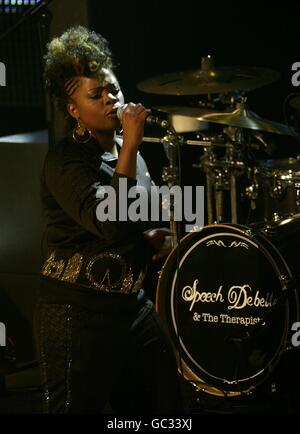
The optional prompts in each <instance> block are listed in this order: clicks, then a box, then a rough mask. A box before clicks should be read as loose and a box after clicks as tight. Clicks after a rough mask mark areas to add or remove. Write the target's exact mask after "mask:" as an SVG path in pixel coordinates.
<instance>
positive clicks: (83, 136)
mask: <svg viewBox="0 0 300 434" xmlns="http://www.w3.org/2000/svg"><path fill="white" fill-rule="evenodd" d="M72 137H73V139H74V141H75V142H77V143H87V142H88V141H89V140H90V138H91V137H92V132H91V130H88V129H87V128H86V129H85V130H84V131H82V127H81V125H80V122H79V119H77V125H76V127H75V128H74V129H73V132H72Z"/></svg>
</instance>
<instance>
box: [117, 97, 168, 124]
mask: <svg viewBox="0 0 300 434" xmlns="http://www.w3.org/2000/svg"><path fill="white" fill-rule="evenodd" d="M128 105H133V103H130V104H123V105H121V106H120V107H119V108H118V110H117V116H118V119H119V120H120V121H121V122H122V116H123V113H124V111H125V109H126V107H127V106H128ZM137 105H138V104H137ZM146 111H147V112H148V115H147V117H146V119H145V123H146V124H147V125H152V126H157V127H160V128H168V127H169V123H168V122H167V121H165V120H161V119H159V118H157V117H155V116H152V115H151V114H150V110H148V109H146Z"/></svg>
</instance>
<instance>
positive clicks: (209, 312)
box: [157, 224, 291, 396]
mask: <svg viewBox="0 0 300 434" xmlns="http://www.w3.org/2000/svg"><path fill="white" fill-rule="evenodd" d="M177 264H178V267H177ZM177 268H178V269H179V273H178V272H177ZM290 277H291V275H290V271H289V269H288V267H287V265H286V263H285V261H284V259H283V258H282V256H281V255H280V253H279V252H278V250H277V249H276V248H275V247H274V246H273V244H271V243H270V242H269V241H267V239H265V238H264V237H263V236H262V235H261V234H259V233H255V232H254V231H251V230H250V229H249V228H245V227H242V226H233V225H222V224H218V225H210V226H206V227H204V228H203V229H202V230H201V231H199V232H194V233H190V234H188V235H187V236H186V237H184V238H183V239H182V240H181V242H180V246H179V248H178V247H177V248H175V249H174V250H173V251H172V253H171V254H170V256H169V257H168V259H167V261H166V263H165V265H164V267H163V269H162V272H161V276H160V279H159V284H158V290H157V310H158V312H159V314H160V315H161V317H162V318H163V320H164V321H165V322H166V324H167V328H168V331H169V333H170V337H171V340H172V341H173V343H174V346H175V348H176V350H177V355H178V366H179V369H180V371H181V373H182V374H183V375H184V376H185V378H187V379H188V380H190V381H191V382H193V383H194V384H195V385H196V386H197V387H198V388H201V389H202V390H204V391H206V392H207V393H210V394H215V395H221V396H234V395H239V394H241V393H244V392H248V391H249V390H251V389H253V388H255V387H256V386H257V385H258V384H259V383H261V382H262V381H263V380H264V379H265V378H266V377H267V376H268V375H269V374H270V372H271V371H272V369H273V367H274V366H275V365H276V363H277V361H278V360H279V358H280V355H281V353H282V351H283V349H284V346H285V341H286V338H287V333H288V328H289V325H288V324H289V307H288V302H287V301H286V299H285V298H284V296H283V294H284V291H285V289H286V286H285V285H286V283H287V282H288V281H289V280H290ZM282 299H284V300H283V301H282ZM277 300H279V302H278V303H275V302H276V301H277Z"/></svg>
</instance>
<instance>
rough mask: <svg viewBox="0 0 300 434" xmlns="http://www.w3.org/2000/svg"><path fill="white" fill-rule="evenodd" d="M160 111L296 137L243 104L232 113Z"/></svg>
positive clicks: (186, 109)
mask: <svg viewBox="0 0 300 434" xmlns="http://www.w3.org/2000/svg"><path fill="white" fill-rule="evenodd" d="M158 109H160V110H161V111H166V112H167V111H168V112H169V113H172V114H174V113H177V114H183V115H184V116H191V117H193V118H194V119H197V120H198V121H202V122H213V123H216V124H222V125H230V126H233V127H237V128H248V129H251V130H259V131H265V132H268V133H274V134H282V135H286V136H297V134H296V132H295V130H294V129H293V128H292V127H289V126H288V125H284V124H280V123H278V122H273V121H269V120H266V119H263V118H261V117H260V116H258V115H257V114H255V113H254V112H252V111H250V110H248V109H247V108H246V107H245V105H244V104H239V106H238V108H236V109H235V110H233V111H224V112H220V113H216V112H211V113H209V112H208V111H206V113H205V110H204V109H202V108H199V109H198V108H195V107H179V106H173V108H171V107H170V106H165V108H164V107H159V108H158Z"/></svg>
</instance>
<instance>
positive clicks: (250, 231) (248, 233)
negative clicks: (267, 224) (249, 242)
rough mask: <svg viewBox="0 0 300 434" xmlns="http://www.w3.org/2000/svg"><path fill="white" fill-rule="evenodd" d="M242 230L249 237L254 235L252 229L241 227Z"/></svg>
mask: <svg viewBox="0 0 300 434" xmlns="http://www.w3.org/2000/svg"><path fill="white" fill-rule="evenodd" d="M242 232H243V234H245V235H246V236H248V237H249V238H250V239H252V238H253V236H254V235H253V231H252V229H242Z"/></svg>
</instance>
